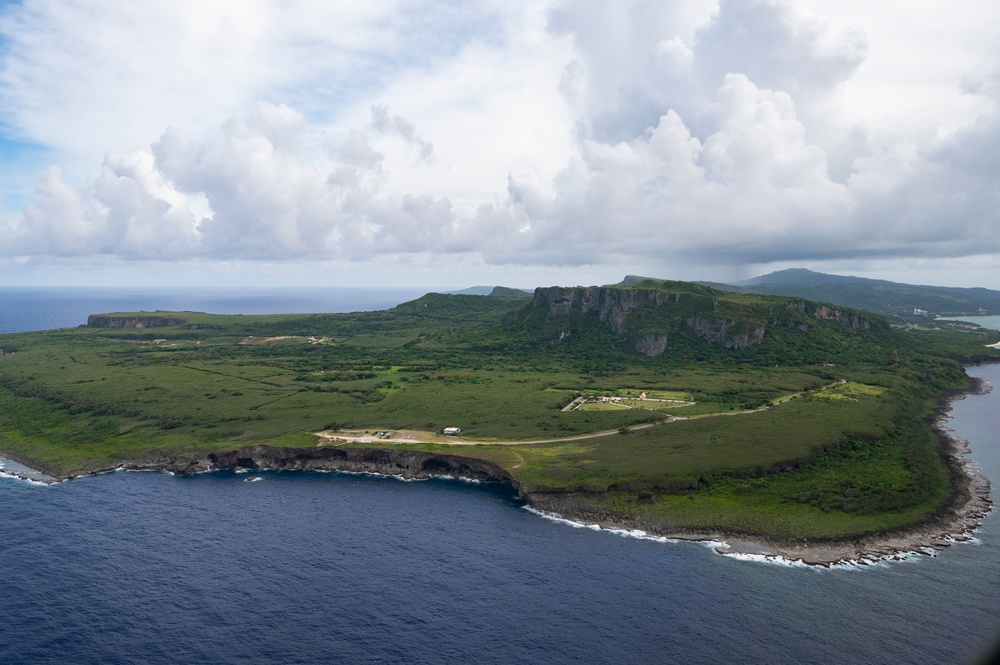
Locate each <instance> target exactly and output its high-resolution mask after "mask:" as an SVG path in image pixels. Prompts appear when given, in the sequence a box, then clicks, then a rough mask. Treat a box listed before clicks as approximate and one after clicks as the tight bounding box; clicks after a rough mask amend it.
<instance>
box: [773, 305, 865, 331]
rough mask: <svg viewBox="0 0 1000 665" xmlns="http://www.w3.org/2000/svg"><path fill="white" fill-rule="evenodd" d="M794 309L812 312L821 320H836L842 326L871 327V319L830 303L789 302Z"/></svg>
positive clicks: (858, 328) (807, 312)
mask: <svg viewBox="0 0 1000 665" xmlns="http://www.w3.org/2000/svg"><path fill="white" fill-rule="evenodd" d="M788 306H789V307H791V308H792V309H797V310H799V311H800V312H805V313H806V314H811V315H812V316H813V317H814V318H816V319H819V320H820V321H836V322H837V323H839V324H840V325H842V326H846V327H848V328H852V329H854V330H869V329H870V328H871V321H869V320H868V319H866V318H864V317H862V316H859V315H858V314H857V313H855V312H845V311H844V310H842V309H838V308H836V307H831V306H829V305H820V304H816V303H807V302H806V301H804V300H796V301H794V302H791V303H789V304H788Z"/></svg>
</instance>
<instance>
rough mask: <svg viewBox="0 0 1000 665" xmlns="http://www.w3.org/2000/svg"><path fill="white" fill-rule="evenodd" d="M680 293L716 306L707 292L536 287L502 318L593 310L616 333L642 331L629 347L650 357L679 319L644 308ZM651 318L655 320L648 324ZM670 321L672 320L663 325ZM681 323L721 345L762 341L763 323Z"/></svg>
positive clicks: (550, 317) (667, 302) (549, 317)
mask: <svg viewBox="0 0 1000 665" xmlns="http://www.w3.org/2000/svg"><path fill="white" fill-rule="evenodd" d="M685 297H689V298H695V299H696V300H695V301H685V302H686V303H687V304H688V306H691V305H692V303H694V302H696V301H697V299H699V298H700V299H701V300H704V303H703V304H702V305H695V307H699V306H703V307H705V308H710V309H711V310H712V311H714V310H716V309H718V301H717V300H716V299H715V298H713V297H710V295H708V294H702V295H700V296H694V295H691V294H687V295H685V294H684V293H670V292H668V291H665V290H663V289H656V288H648V289H647V288H620V287H606V286H605V287H598V286H595V287H575V288H572V287H570V288H567V287H548V288H539V289H536V290H535V295H534V298H533V300H532V302H531V305H529V306H528V307H527V308H525V309H524V310H521V311H519V312H515V313H513V314H512V315H510V316H508V317H507V319H506V320H505V323H507V324H508V325H510V324H513V323H516V322H517V321H518V320H521V319H522V318H524V317H525V316H527V312H529V311H531V310H534V311H536V312H537V311H541V312H545V320H546V321H554V320H558V319H560V318H561V317H567V316H569V315H570V314H572V313H574V312H578V313H579V314H589V313H596V314H597V316H598V319H599V320H600V321H601V322H602V323H604V324H605V325H606V326H607V327H608V328H609V329H610V330H611V332H613V333H614V334H615V335H618V336H624V335H626V334H628V330H629V328H630V322H631V323H632V324H633V325H632V326H631V329H632V330H633V331H634V330H635V328H636V327H639V328H640V330H642V332H640V333H638V334H635V333H633V335H634V337H633V338H632V340H631V343H632V345H633V348H635V350H636V351H638V352H639V353H642V354H644V355H647V356H650V357H654V356H658V355H661V354H662V353H664V352H665V351H666V349H667V346H668V344H669V336H668V334H667V332H668V330H670V329H673V328H672V326H677V325H683V324H682V322H681V319H680V318H676V319H673V316H676V317H679V316H680V314H679V313H678V314H674V315H669V314H668V315H667V318H666V319H664V318H663V317H662V316H660V315H655V314H654V315H651V316H648V317H647V315H646V314H644V312H648V311H649V310H659V309H660V308H663V307H671V306H679V305H678V304H679V303H681V301H682V300H683V299H684V298H685ZM640 319H641V320H645V321H647V323H644V324H639V325H638V326H635V322H636V321H637V320H640ZM657 319H659V321H660V324H657V323H653V322H654V321H656V320H657ZM670 320H672V321H674V322H673V323H669V322H668V321H670ZM685 321H686V323H687V325H688V326H689V327H690V328H691V329H692V330H693V331H694V333H695V335H696V336H697V337H699V338H700V339H701V340H703V341H705V342H707V343H709V344H713V345H716V346H721V347H723V348H727V349H745V348H747V347H749V346H752V345H754V344H760V343H761V341H763V339H764V330H765V329H764V326H763V325H759V324H756V323H751V322H746V321H739V320H735V319H732V318H710V317H703V316H695V317H689V318H687V319H685ZM567 335H568V333H566V332H562V333H560V336H559V338H558V340H553V343H555V344H558V343H560V342H562V341H563V339H564V338H565V337H566V336H567Z"/></svg>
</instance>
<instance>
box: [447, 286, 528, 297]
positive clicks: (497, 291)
mask: <svg viewBox="0 0 1000 665" xmlns="http://www.w3.org/2000/svg"><path fill="white" fill-rule="evenodd" d="M446 293H447V294H448V295H462V296H504V297H510V296H530V295H531V291H524V290H523V289H515V288H512V287H509V286H470V287H469V288H467V289H462V290H461V291H446Z"/></svg>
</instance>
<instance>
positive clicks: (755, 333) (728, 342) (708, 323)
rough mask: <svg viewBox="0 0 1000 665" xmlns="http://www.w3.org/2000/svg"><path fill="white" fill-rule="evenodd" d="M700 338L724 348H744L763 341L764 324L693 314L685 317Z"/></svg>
mask: <svg viewBox="0 0 1000 665" xmlns="http://www.w3.org/2000/svg"><path fill="white" fill-rule="evenodd" d="M685 323H687V324H688V326H690V327H691V330H693V331H694V334H695V335H697V336H698V337H699V338H700V339H702V340H704V341H706V342H708V343H709V344H714V345H715V346H721V347H723V348H725V349H735V350H739V349H745V348H747V347H749V346H753V345H754V344H760V343H761V342H762V341H764V326H763V325H760V324H757V323H750V322H747V321H734V320H731V319H714V318H705V317H703V316H693V317H691V318H689V319H685Z"/></svg>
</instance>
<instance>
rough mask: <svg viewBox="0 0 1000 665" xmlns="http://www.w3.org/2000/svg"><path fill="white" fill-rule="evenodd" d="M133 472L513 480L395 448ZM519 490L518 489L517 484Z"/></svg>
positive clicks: (234, 455) (224, 458)
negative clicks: (326, 473) (327, 473)
mask: <svg viewBox="0 0 1000 665" xmlns="http://www.w3.org/2000/svg"><path fill="white" fill-rule="evenodd" d="M123 466H124V467H125V468H128V469H133V470H163V471H170V472H171V473H176V474H180V475H184V474H189V473H198V472H201V471H213V470H218V469H236V468H247V469H269V470H278V469H288V470H312V471H353V472H358V473H379V474H384V475H392V476H402V477H404V478H428V477H430V476H442V475H445V476H455V477H462V478H471V479H473V480H484V481H506V482H512V483H513V482H514V481H513V478H512V477H511V476H510V474H509V473H507V471H505V470H504V468H503V467H501V466H500V465H499V464H495V463H493V462H490V461H488V460H482V459H477V458H475V457H462V456H460V455H442V454H435V453H426V452H420V451H416V450H400V449H395V448H333V447H325V446H324V447H315V448H279V447H275V446H268V445H256V446H245V447H243V448H237V449H235V450H229V451H225V452H214V453H207V454H205V455H196V456H194V457H169V458H159V459H150V460H144V461H135V462H128V463H126V464H124V465H123ZM514 486H515V488H518V487H519V484H518V483H514Z"/></svg>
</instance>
